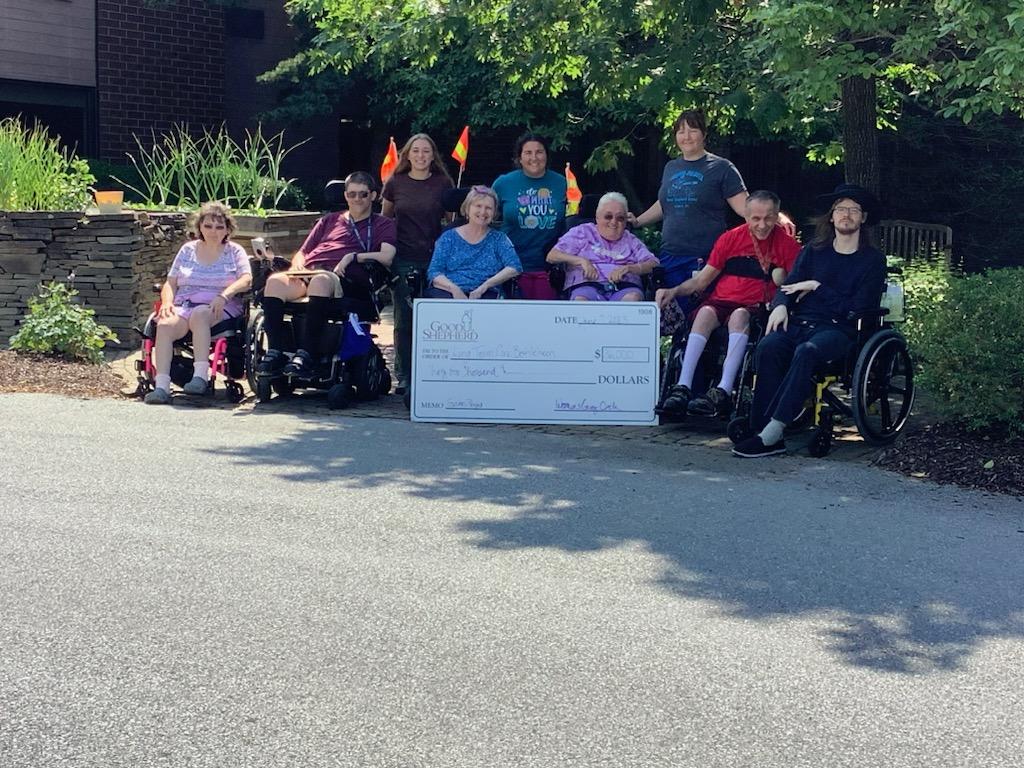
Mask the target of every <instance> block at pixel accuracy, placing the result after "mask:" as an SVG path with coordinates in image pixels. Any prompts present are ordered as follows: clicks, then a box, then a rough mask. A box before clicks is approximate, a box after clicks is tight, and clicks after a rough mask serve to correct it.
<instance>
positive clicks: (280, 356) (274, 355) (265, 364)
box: [256, 349, 288, 376]
mask: <svg viewBox="0 0 1024 768" xmlns="http://www.w3.org/2000/svg"><path fill="white" fill-rule="evenodd" d="M287 362H288V358H287V357H285V354H284V352H279V351H278V350H276V349H268V350H267V353H266V354H265V355H264V356H263V359H262V360H260V364H259V365H257V366H256V375H257V376H277V374H279V373H280V372H281V369H282V368H284V364H285V363H287Z"/></svg>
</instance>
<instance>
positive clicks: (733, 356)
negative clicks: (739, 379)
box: [718, 333, 747, 394]
mask: <svg viewBox="0 0 1024 768" xmlns="http://www.w3.org/2000/svg"><path fill="white" fill-rule="evenodd" d="M746 352H747V334H745V333H730V334H729V351H728V352H726V353H725V362H724V363H723V364H722V380H721V381H719V382H718V388H719V389H721V390H722V391H724V392H725V393H727V394H728V393H730V392H732V386H733V384H735V383H736V374H737V373H738V372H739V370H740V365H742V363H743V355H745V354H746Z"/></svg>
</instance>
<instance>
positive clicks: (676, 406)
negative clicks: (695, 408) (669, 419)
mask: <svg viewBox="0 0 1024 768" xmlns="http://www.w3.org/2000/svg"><path fill="white" fill-rule="evenodd" d="M690 396H691V395H690V388H689V387H686V386H683V385H682V384H676V385H675V386H674V387H672V389H670V390H669V391H668V394H667V395H666V396H665V399H664V400H663V401H662V403H661V412H662V413H664V414H667V415H669V416H676V417H679V418H681V417H683V416H685V415H686V408H687V406H689V405H690Z"/></svg>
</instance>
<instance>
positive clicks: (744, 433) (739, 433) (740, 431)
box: [725, 416, 754, 445]
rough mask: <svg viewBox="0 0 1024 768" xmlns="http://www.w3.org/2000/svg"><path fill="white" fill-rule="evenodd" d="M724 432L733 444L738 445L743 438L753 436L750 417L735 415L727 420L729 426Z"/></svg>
mask: <svg viewBox="0 0 1024 768" xmlns="http://www.w3.org/2000/svg"><path fill="white" fill-rule="evenodd" d="M725 434H726V435H728V437H729V439H730V440H731V441H732V444H733V445H739V444H740V443H742V442H743V441H744V440H746V439H748V438H750V437H753V436H754V430H753V428H752V427H751V426H750V419H749V417H747V416H737V417H736V418H735V419H732V420H731V421H730V422H729V426H727V427H726V428H725Z"/></svg>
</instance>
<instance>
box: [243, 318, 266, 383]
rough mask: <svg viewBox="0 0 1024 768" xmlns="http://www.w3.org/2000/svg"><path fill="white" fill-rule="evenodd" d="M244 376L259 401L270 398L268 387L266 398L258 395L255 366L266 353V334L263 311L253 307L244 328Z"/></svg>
mask: <svg viewBox="0 0 1024 768" xmlns="http://www.w3.org/2000/svg"><path fill="white" fill-rule="evenodd" d="M244 354H245V377H246V379H247V380H248V381H249V389H251V390H252V391H253V392H256V394H257V398H258V399H259V401H260V402H261V403H262V402H266V400H269V399H270V392H269V389H268V390H267V397H266V399H264V398H261V397H259V377H258V376H257V375H256V368H257V366H259V364H260V361H261V360H263V356H264V355H266V354H267V334H266V331H264V330H263V311H262V310H261V309H255V310H253V312H252V316H251V317H250V318H249V325H248V326H247V327H246V329H245V353H244Z"/></svg>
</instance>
